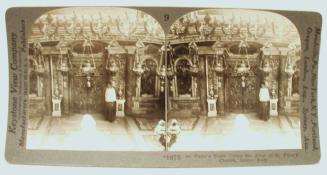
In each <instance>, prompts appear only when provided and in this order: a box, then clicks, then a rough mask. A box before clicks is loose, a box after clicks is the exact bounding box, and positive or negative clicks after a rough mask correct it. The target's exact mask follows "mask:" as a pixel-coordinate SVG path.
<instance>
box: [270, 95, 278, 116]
mask: <svg viewBox="0 0 327 175" xmlns="http://www.w3.org/2000/svg"><path fill="white" fill-rule="evenodd" d="M277 102H278V99H271V100H270V116H278V106H277Z"/></svg>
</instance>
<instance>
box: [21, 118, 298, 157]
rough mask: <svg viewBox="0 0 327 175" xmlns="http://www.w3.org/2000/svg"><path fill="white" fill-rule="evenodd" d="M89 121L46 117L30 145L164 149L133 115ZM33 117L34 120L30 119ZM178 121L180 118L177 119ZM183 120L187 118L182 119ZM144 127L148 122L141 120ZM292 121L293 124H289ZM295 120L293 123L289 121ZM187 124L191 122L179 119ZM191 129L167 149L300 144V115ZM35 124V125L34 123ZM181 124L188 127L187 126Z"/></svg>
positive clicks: (206, 121) (204, 122)
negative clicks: (88, 122)
mask: <svg viewBox="0 0 327 175" xmlns="http://www.w3.org/2000/svg"><path fill="white" fill-rule="evenodd" d="M92 118H93V119H94V120H95V123H96V126H95V127H94V128H93V127H92V123H91V124H87V127H86V128H85V127H84V126H83V124H82V123H83V122H82V119H83V115H82V114H75V115H72V116H70V117H64V118H61V119H55V118H51V117H44V118H43V120H41V122H40V124H38V125H37V127H36V125H35V124H34V123H36V122H33V127H30V129H28V136H27V148H28V149H52V150H53V149H56V150H107V151H161V150H163V147H162V146H161V145H160V144H159V142H158V138H157V137H156V136H155V135H154V133H153V131H151V130H142V129H140V127H139V126H138V124H137V122H136V120H135V119H133V118H131V117H125V118H117V120H116V121H114V122H113V123H110V122H108V121H106V120H105V119H104V118H103V116H102V115H101V114H92ZM34 120H35V121H37V120H36V119H33V121H34ZM177 120H179V119H177ZM182 120H186V119H181V121H182ZM142 122H143V124H144V122H145V124H144V125H146V122H147V120H142ZM290 122H291V123H290ZM294 122H295V123H296V124H292V123H294ZM181 123H182V124H183V123H184V124H185V123H190V122H185V121H184V122H181ZM191 123H193V124H194V125H195V126H194V127H191V128H192V129H184V130H182V132H181V134H180V135H179V136H178V138H177V142H176V143H175V144H174V145H173V146H172V147H171V148H170V150H171V151H191V150H192V151H196V150H254V149H260V150H267V149H289V148H291V149H296V148H301V139H300V135H301V134H300V129H299V124H298V119H296V118H292V119H287V118H286V117H284V116H279V118H278V117H272V118H271V119H270V120H269V121H267V122H265V121H262V120H259V119H258V118H257V116H256V115H255V114H245V115H243V116H239V115H238V114H229V115H227V116H222V117H215V118H208V117H199V118H198V119H197V120H196V122H191ZM34 125H35V126H34ZM182 128H188V127H186V126H184V127H182Z"/></svg>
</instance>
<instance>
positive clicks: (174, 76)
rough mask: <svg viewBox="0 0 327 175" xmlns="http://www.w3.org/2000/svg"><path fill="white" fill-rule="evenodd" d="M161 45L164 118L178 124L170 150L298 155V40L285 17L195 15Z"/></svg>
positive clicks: (220, 12) (225, 12) (222, 12)
mask: <svg viewBox="0 0 327 175" xmlns="http://www.w3.org/2000/svg"><path fill="white" fill-rule="evenodd" d="M167 40H168V41H169V45H168V48H170V49H169V50H167V79H168V81H167V83H168V87H169V88H168V89H167V90H168V102H167V105H168V109H167V110H168V111H167V113H168V116H167V117H168V121H172V122H171V123H170V126H172V125H174V122H173V121H175V123H177V125H179V129H178V133H179V134H178V136H177V137H176V138H175V136H173V137H172V138H171V139H172V141H170V142H171V143H170V144H169V150H172V151H190V150H192V151H199V150H216V151H219V150H271V149H301V129H300V108H301V103H300V95H299V94H300V90H299V87H300V85H299V80H300V76H299V75H300V74H299V72H300V71H299V70H300V56H301V55H300V51H301V42H300V36H299V33H298V31H297V28H296V27H295V26H294V24H293V23H292V22H291V21H290V20H289V19H287V18H286V17H284V16H282V15H280V14H277V13H273V12H267V11H257V10H242V9H205V10H198V11H193V12H191V13H188V14H186V15H184V16H182V17H180V18H179V19H178V20H177V21H176V22H174V23H173V25H172V26H171V28H170V33H169V34H168V36H167ZM172 128H175V127H173V126H172ZM168 132H169V130H168ZM174 132H177V131H174Z"/></svg>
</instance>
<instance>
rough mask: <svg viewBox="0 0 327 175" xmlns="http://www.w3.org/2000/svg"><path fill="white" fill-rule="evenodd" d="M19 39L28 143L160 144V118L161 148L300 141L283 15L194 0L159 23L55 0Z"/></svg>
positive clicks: (292, 35) (296, 41)
mask: <svg viewBox="0 0 327 175" xmlns="http://www.w3.org/2000/svg"><path fill="white" fill-rule="evenodd" d="M28 42H29V43H28V45H29V57H28V63H29V80H30V81H29V119H28V131H27V148H28V149H68V150H71V149H73V150H79V149H81V150H93V149H94V150H125V151H160V150H163V149H164V150H167V143H165V144H162V143H160V142H161V141H159V140H158V137H157V136H156V135H155V134H154V130H155V128H156V126H157V124H158V122H159V121H160V120H163V121H165V122H166V123H167V126H165V127H164V130H165V131H167V130H168V125H169V123H171V121H173V120H174V121H178V125H179V126H180V129H181V131H180V134H179V135H178V137H177V140H176V141H175V142H174V144H173V145H172V146H169V150H171V151H183V150H195V151H196V150H235V149H289V148H301V133H300V115H299V114H300V113H299V110H300V105H301V104H300V92H301V89H300V84H299V79H300V71H299V70H300V68H301V61H300V60H301V59H300V58H301V41H300V36H299V34H298V32H297V28H296V27H295V26H294V24H293V23H292V22H291V21H289V20H288V19H287V18H286V17H283V16H282V15H279V14H276V13H272V12H266V11H255V10H240V9H237V10H233V9H206V10H198V11H193V12H190V13H187V14H185V15H184V16H182V17H180V18H178V19H177V20H176V21H175V22H173V23H172V25H171V27H170V29H169V31H164V29H163V28H162V27H161V25H160V24H159V23H158V21H157V20H156V19H155V18H153V17H152V16H150V15H148V14H146V13H145V12H142V11H140V10H135V9H128V8H116V7H94V8H90V7H74V8H62V9H57V10H52V11H49V12H46V13H45V14H43V15H41V16H40V17H39V18H38V19H37V20H36V21H35V23H34V25H33V26H32V28H31V31H30V35H29V39H28ZM108 83H112V85H113V86H114V89H115V91H116V95H117V100H116V107H115V109H116V120H115V121H114V122H109V121H107V120H106V117H105V116H104V111H105V95H104V94H105V91H106V87H107V84H108ZM262 84H264V85H265V86H266V87H267V88H268V91H269V96H270V101H269V108H268V109H269V118H268V119H267V120H264V119H263V118H262V116H260V113H259V112H258V111H259V107H260V105H259V103H260V100H259V91H260V87H261V85H262ZM239 137H243V138H246V139H247V140H248V142H247V143H244V144H240V143H239V142H238V141H237V140H238V138H239ZM163 147H164V148H163Z"/></svg>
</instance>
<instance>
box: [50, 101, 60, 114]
mask: <svg viewBox="0 0 327 175" xmlns="http://www.w3.org/2000/svg"><path fill="white" fill-rule="evenodd" d="M52 116H53V117H61V98H54V99H52Z"/></svg>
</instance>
